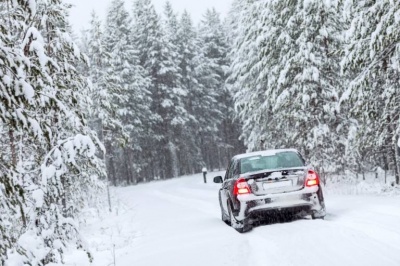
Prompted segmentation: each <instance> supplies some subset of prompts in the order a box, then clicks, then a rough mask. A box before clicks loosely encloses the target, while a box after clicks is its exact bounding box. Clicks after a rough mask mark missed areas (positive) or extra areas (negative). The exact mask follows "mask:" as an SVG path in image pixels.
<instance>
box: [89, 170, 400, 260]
mask: <svg viewBox="0 0 400 266" xmlns="http://www.w3.org/2000/svg"><path fill="white" fill-rule="evenodd" d="M213 176H215V174H211V175H209V176H208V177H209V178H208V179H209V183H208V184H203V183H202V176H201V175H194V176H190V177H183V178H178V179H174V180H169V181H161V182H154V183H149V184H144V185H139V186H134V187H126V188H118V189H116V190H114V193H116V195H117V197H118V198H119V199H120V200H121V203H122V204H123V205H124V206H125V209H124V210H120V213H119V214H118V216H117V217H116V218H106V219H104V220H103V221H102V223H99V224H97V225H93V226H90V227H88V228H86V229H85V230H84V234H85V237H87V239H88V242H89V245H90V246H91V248H92V252H93V253H94V255H95V260H94V265H99V266H100V265H113V264H112V263H113V260H114V254H113V251H112V250H111V247H112V246H113V245H115V260H116V261H115V262H116V265H117V266H123V265H126V266H130V265H134V266H167V265H168V266H169V265H171V266H180V265H182V266H197V265H198V266H204V265H209V266H210V265H215V266H222V265H229V266H232V265H240V266H245V265H249V266H250V265H251V266H257V265H262V266H266V265H269V266H275V265H296V266H298V265H307V266H311V265H318V266H320V265H341V266H343V265H363V266H368V265H371V266H375V265H379V266H390V265H393V266H399V265H400V197H384V196H336V195H329V194H327V195H326V205H327V211H328V215H327V217H326V219H325V220H306V219H303V220H295V221H292V222H284V223H269V224H265V225H261V226H258V227H255V228H254V229H253V230H252V231H251V232H248V233H245V234H239V233H237V232H236V231H235V230H234V229H232V228H230V227H229V226H227V225H225V224H224V223H223V222H222V221H221V220H220V209H219V205H218V198H217V192H218V189H219V187H220V186H219V185H217V184H213V183H210V182H211V179H212V177H213ZM107 238H108V240H107V241H105V239H107Z"/></svg>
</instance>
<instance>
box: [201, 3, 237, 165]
mask: <svg viewBox="0 0 400 266" xmlns="http://www.w3.org/2000/svg"><path fill="white" fill-rule="evenodd" d="M199 39H200V47H201V52H200V53H201V54H203V55H204V57H205V58H206V62H205V63H204V64H203V65H201V68H202V70H201V71H203V73H202V75H201V80H199V82H200V83H201V84H202V86H203V87H204V88H207V93H208V94H209V95H210V96H212V97H214V98H215V101H216V104H213V107H212V109H214V110H215V113H214V115H212V116H211V117H212V118H213V119H214V121H213V122H211V123H207V124H208V125H209V126H210V127H209V128H208V131H209V132H208V133H207V135H206V137H205V138H204V140H203V142H204V143H203V145H202V148H203V154H207V158H206V161H207V165H209V166H210V167H211V168H213V169H215V168H222V167H224V164H225V163H226V162H228V161H229V159H230V158H231V157H232V156H233V155H234V154H237V153H241V152H243V150H244V148H243V146H242V143H241V142H240V141H239V140H238V139H239V136H240V125H239V123H238V122H237V121H235V120H234V117H233V115H232V114H233V99H232V95H231V93H230V92H229V91H228V90H227V87H226V85H225V81H226V79H227V69H228V66H229V58H228V50H229V45H228V42H227V41H228V37H227V35H226V33H225V26H224V25H223V24H222V22H221V19H220V15H219V13H218V12H217V11H216V10H215V9H209V10H207V11H206V13H205V14H204V17H203V20H202V21H201V23H200V28H199ZM215 133H216V134H215Z"/></svg>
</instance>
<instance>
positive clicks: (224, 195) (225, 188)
mask: <svg viewBox="0 0 400 266" xmlns="http://www.w3.org/2000/svg"><path fill="white" fill-rule="evenodd" d="M236 168H237V160H235V159H233V160H232V161H231V163H230V164H229V166H228V169H227V171H226V174H225V178H224V182H223V183H222V187H221V205H222V207H223V209H224V212H225V214H227V215H228V199H229V198H230V196H231V195H230V194H231V190H232V185H233V183H232V182H234V181H233V176H234V173H235V169H236Z"/></svg>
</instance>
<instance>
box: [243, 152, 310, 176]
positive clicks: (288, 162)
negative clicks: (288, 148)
mask: <svg viewBox="0 0 400 266" xmlns="http://www.w3.org/2000/svg"><path fill="white" fill-rule="evenodd" d="M301 166H304V162H303V160H302V159H301V157H300V156H299V154H298V153H296V152H279V153H276V154H274V155H268V156H261V155H258V156H252V157H247V158H243V159H241V160H240V173H241V174H244V173H247V172H254V171H261V170H268V169H281V168H293V167H301Z"/></svg>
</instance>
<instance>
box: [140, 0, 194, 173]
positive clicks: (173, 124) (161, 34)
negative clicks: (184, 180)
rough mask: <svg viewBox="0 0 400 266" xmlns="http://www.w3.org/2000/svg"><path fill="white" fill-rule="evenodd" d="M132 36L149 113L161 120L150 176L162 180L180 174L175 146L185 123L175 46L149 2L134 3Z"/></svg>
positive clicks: (156, 131)
mask: <svg viewBox="0 0 400 266" xmlns="http://www.w3.org/2000/svg"><path fill="white" fill-rule="evenodd" d="M133 12H134V23H133V33H132V34H133V35H132V39H133V40H134V44H135V47H136V48H137V49H138V50H139V58H140V63H141V65H142V66H143V67H144V68H145V69H146V70H147V71H148V73H149V74H150V77H151V86H150V92H151V93H152V98H153V104H152V111H153V112H154V113H155V114H157V115H158V116H159V117H160V120H159V121H158V122H157V123H156V125H155V126H154V131H153V132H154V136H153V139H154V142H153V143H152V145H149V147H159V149H154V148H153V149H151V150H152V151H150V152H152V154H151V157H152V158H153V159H154V162H153V165H152V167H151V168H152V169H149V171H153V173H152V174H149V175H150V176H160V177H162V178H166V177H173V176H177V175H178V174H179V159H178V149H179V147H178V143H179V142H180V136H181V134H182V131H183V130H184V126H185V124H186V123H187V121H188V113H187V111H186V109H185V105H184V100H183V99H184V97H186V96H187V91H185V90H184V88H182V86H181V84H179V81H180V78H179V66H178V61H177V60H176V59H177V58H178V57H177V54H176V53H177V51H176V46H175V45H173V43H172V42H169V41H168V40H170V39H171V38H169V37H167V35H166V33H165V31H164V29H163V27H162V26H161V23H160V17H159V16H158V14H157V13H156V11H155V9H154V6H153V5H152V3H151V1H150V0H136V1H135V2H134V10H133Z"/></svg>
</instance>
